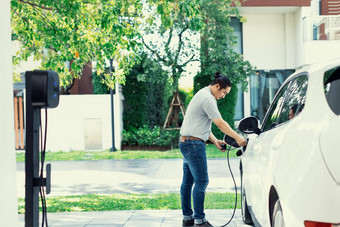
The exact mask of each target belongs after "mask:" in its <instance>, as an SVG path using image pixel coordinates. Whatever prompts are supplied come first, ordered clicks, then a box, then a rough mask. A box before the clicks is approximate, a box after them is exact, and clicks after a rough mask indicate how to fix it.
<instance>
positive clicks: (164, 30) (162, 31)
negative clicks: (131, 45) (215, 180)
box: [142, 0, 204, 91]
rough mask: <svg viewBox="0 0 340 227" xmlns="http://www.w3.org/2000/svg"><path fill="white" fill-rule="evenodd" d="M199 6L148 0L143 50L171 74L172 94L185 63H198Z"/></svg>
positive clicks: (194, 0)
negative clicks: (195, 39)
mask: <svg viewBox="0 0 340 227" xmlns="http://www.w3.org/2000/svg"><path fill="white" fill-rule="evenodd" d="M198 2H199V0H181V1H167V0H161V1H159V0H157V1H156V0H150V5H149V6H150V7H149V9H148V12H149V16H148V17H147V18H145V20H144V21H143V23H142V28H143V36H142V42H143V44H144V47H145V48H146V49H147V51H148V52H149V53H150V55H151V56H153V57H154V58H155V59H157V60H158V61H159V62H160V63H161V64H162V66H163V67H164V68H166V69H167V71H168V72H169V73H170V76H171V82H172V90H173V91H176V90H177V89H178V80H179V78H180V77H181V75H182V73H183V72H184V71H185V67H186V66H187V65H188V63H189V62H192V61H198V57H199V56H198V41H197V42H196V41H194V40H193V37H194V36H195V35H197V34H198V33H197V32H199V31H200V30H201V29H202V27H203V25H204V24H203V21H202V20H201V16H200V12H201V11H200V9H199V4H198ZM154 37H156V39H155V38H154Z"/></svg>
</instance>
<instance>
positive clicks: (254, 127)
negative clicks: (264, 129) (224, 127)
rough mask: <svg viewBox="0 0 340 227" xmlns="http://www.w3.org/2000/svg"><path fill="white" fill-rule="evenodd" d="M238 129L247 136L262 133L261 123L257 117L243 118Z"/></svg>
mask: <svg viewBox="0 0 340 227" xmlns="http://www.w3.org/2000/svg"><path fill="white" fill-rule="evenodd" d="M238 129H239V130H240V131H241V132H243V133H245V134H252V133H256V134H260V133H261V130H260V129H259V123H258V120H257V118H256V117H246V118H243V119H242V120H241V121H240V123H239V125H238Z"/></svg>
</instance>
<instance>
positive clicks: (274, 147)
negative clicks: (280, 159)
mask: <svg viewBox="0 0 340 227" xmlns="http://www.w3.org/2000/svg"><path fill="white" fill-rule="evenodd" d="M280 146H281V145H274V146H273V150H274V151H276V150H278V149H279V148H280Z"/></svg>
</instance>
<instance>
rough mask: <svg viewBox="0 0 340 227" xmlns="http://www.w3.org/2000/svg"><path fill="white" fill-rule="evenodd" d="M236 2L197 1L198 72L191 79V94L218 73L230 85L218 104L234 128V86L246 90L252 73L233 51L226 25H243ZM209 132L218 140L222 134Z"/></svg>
mask: <svg viewBox="0 0 340 227" xmlns="http://www.w3.org/2000/svg"><path fill="white" fill-rule="evenodd" d="M238 4H239V3H238V2H237V1H234V0H222V1H216V0H213V1H211V0H204V1H202V2H201V9H202V15H203V18H204V22H205V27H204V30H203V31H202V32H201V53H200V56H201V72H200V73H198V75H196V77H195V78H194V80H195V83H194V92H195V93H196V92H197V91H198V90H199V89H201V88H202V87H204V86H207V85H209V83H210V82H211V81H212V80H213V78H214V75H215V73H216V72H217V71H218V72H221V73H222V74H224V75H226V76H227V77H228V78H229V79H230V80H231V82H232V84H233V86H232V89H231V92H230V93H229V94H228V96H227V97H226V98H225V99H223V100H220V101H219V103H218V105H219V109H220V112H221V115H222V117H223V119H225V120H226V121H227V122H228V123H229V124H230V125H231V127H234V115H235V106H236V99H237V90H238V87H237V85H238V84H240V85H241V88H242V90H243V91H245V90H246V88H247V84H248V82H247V81H248V80H247V78H248V77H249V76H250V75H251V74H252V73H253V67H252V66H251V65H250V63H249V62H248V61H244V60H243V56H242V55H241V54H239V53H237V52H236V51H235V46H236V44H237V43H236V42H237V40H236V37H235V36H234V35H233V28H232V26H231V25H230V22H231V18H232V17H234V18H237V19H238V20H240V21H241V22H245V20H244V18H242V17H241V16H240V15H239V12H238V9H237V8H236V6H238ZM212 130H213V133H214V134H215V135H216V136H217V137H218V138H222V137H223V135H222V133H221V132H220V131H219V130H218V129H217V127H215V126H213V128H212Z"/></svg>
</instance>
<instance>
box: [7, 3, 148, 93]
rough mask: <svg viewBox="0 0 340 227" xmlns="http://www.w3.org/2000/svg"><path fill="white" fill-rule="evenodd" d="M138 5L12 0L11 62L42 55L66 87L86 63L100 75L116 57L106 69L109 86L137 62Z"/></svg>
mask: <svg viewBox="0 0 340 227" xmlns="http://www.w3.org/2000/svg"><path fill="white" fill-rule="evenodd" d="M141 7H142V5H141V3H140V2H139V0H117V1H108V0H89V1H82V0H73V1H70V0H40V1H21V0H11V22H12V39H15V40H17V41H19V42H20V44H21V49H20V51H18V52H17V53H16V54H15V56H14V57H13V64H14V65H16V64H18V63H20V62H21V61H26V60H27V59H28V57H29V56H33V57H34V60H41V67H40V68H41V69H50V70H54V71H56V72H57V73H58V74H59V77H60V79H61V85H63V86H65V87H67V86H70V84H72V81H73V79H74V78H78V77H80V76H81V72H82V70H83V68H84V66H85V64H91V62H95V64H94V65H95V67H96V70H97V72H98V74H101V73H103V72H104V67H105V61H107V60H108V59H113V58H114V59H115V60H116V62H117V70H116V71H115V72H114V74H113V75H110V74H104V82H105V83H106V84H107V85H108V86H109V87H112V88H113V87H114V84H115V81H119V82H121V83H123V82H124V79H125V78H124V77H125V75H126V73H128V71H129V69H130V67H131V65H132V64H134V62H135V54H134V51H133V50H135V49H138V44H137V42H136V39H135V37H136V36H137V35H138V30H137V27H138V22H137V18H138V14H139V12H140V10H141ZM69 63H72V64H69ZM69 65H70V68H69Z"/></svg>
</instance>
